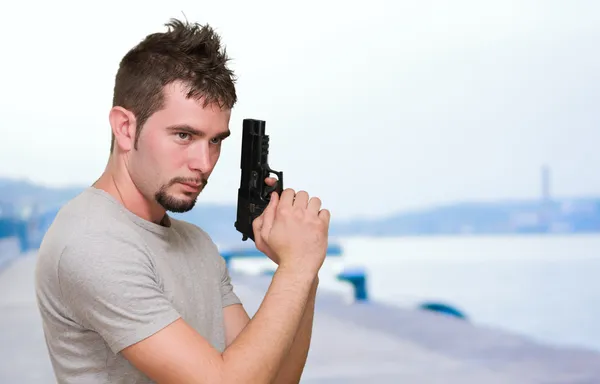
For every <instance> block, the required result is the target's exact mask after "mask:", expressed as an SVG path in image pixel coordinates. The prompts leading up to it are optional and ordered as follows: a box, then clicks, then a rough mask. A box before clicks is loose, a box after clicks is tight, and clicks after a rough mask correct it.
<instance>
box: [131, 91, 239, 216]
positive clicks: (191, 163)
mask: <svg viewBox="0 0 600 384" xmlns="http://www.w3.org/2000/svg"><path fill="white" fill-rule="evenodd" d="M186 91H187V89H186V88H185V87H183V86H182V85H181V84H179V83H175V84H171V85H168V86H167V87H166V88H165V89H164V94H165V107H164V108H163V109H161V110H160V111H157V112H155V113H154V114H153V115H152V116H150V118H149V119H148V120H147V121H146V123H145V125H144V127H143V129H142V132H141V134H140V138H139V141H138V144H137V150H136V149H132V150H131V151H130V152H129V153H128V155H127V156H128V157H127V161H128V167H129V171H130V173H131V177H132V179H133V182H134V183H135V185H136V186H137V188H138V189H139V190H140V192H141V193H142V194H143V195H144V196H145V197H146V199H148V200H150V201H152V200H155V201H156V202H158V204H160V205H161V206H162V207H164V208H165V209H166V210H167V211H172V212H187V211H189V210H191V209H192V208H193V207H194V205H195V203H196V199H197V197H198V195H199V194H200V192H201V191H202V189H203V188H204V186H205V185H206V183H207V182H208V178H209V176H210V174H211V173H212V171H213V169H214V167H215V165H216V163H217V160H218V159H219V155H220V153H221V142H222V141H223V140H224V139H225V138H226V137H227V136H228V135H229V119H230V116H231V111H230V110H228V109H220V108H219V107H218V106H216V105H209V106H207V107H206V108H204V107H203V105H202V100H201V101H197V100H195V99H193V98H189V99H187V98H186V97H185V93H186Z"/></svg>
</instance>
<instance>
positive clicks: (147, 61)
mask: <svg viewBox="0 0 600 384" xmlns="http://www.w3.org/2000/svg"><path fill="white" fill-rule="evenodd" d="M165 26H166V27H167V32H162V33H153V34H150V35H148V36H146V38H145V39H144V40H142V41H141V42H140V43H139V44H138V45H136V46H135V47H134V48H132V49H131V50H130V51H129V52H128V53H127V54H126V55H125V56H124V57H123V59H122V60H121V62H120V64H119V70H118V71H117V75H116V79H115V87H114V96H113V106H121V107H123V108H126V109H128V110H130V111H132V112H133V113H134V115H135V116H136V121H137V130H136V137H135V144H134V148H137V142H138V139H139V135H140V131H141V129H142V126H143V125H144V123H145V122H146V120H148V118H149V117H150V116H151V115H152V114H153V113H154V112H156V111H157V110H160V109H161V108H163V106H164V93H163V89H164V87H165V86H166V85H168V84H170V83H172V82H174V81H182V82H183V83H185V84H186V85H189V92H188V95H187V96H188V97H195V98H197V99H200V98H201V97H204V105H205V106H206V105H209V104H213V103H215V104H218V105H219V106H220V107H221V108H224V107H226V108H229V109H231V108H233V106H234V104H235V103H236V101H237V95H236V90H235V81H236V78H235V75H234V74H233V71H231V70H230V69H229V68H227V65H226V64H227V62H228V61H229V60H230V59H229V58H228V57H227V53H226V50H225V48H224V47H221V41H220V40H221V39H220V36H219V35H218V34H217V33H215V31H214V30H213V28H212V27H210V26H209V25H199V24H198V23H193V24H190V23H188V22H185V23H184V22H182V21H180V20H177V19H171V20H170V21H169V22H168V23H166V24H165ZM114 141H115V138H114V135H113V136H112V141H111V146H110V151H111V152H112V151H113V147H114Z"/></svg>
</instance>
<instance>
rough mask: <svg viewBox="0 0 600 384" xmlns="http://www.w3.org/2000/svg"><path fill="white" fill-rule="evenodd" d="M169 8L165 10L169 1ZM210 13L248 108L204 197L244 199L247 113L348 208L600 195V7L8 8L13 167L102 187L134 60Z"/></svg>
mask: <svg viewBox="0 0 600 384" xmlns="http://www.w3.org/2000/svg"><path fill="white" fill-rule="evenodd" d="M167 4H168V5H167ZM183 14H185V17H187V19H188V20H190V21H198V22H201V23H206V22H208V23H210V24H211V25H212V26H213V27H215V28H216V29H217V31H218V32H219V33H220V34H221V36H222V38H223V42H224V43H225V45H226V46H227V50H228V52H229V54H230V55H231V56H232V59H233V61H232V63H231V65H232V67H233V68H234V69H235V71H236V73H237V75H238V77H239V80H238V94H239V104H238V105H237V107H236V108H235V110H234V113H233V118H232V125H231V129H232V132H233V137H231V138H230V139H228V140H227V141H226V145H225V146H224V148H223V153H222V157H221V160H220V162H219V164H218V165H217V168H216V170H215V172H214V174H213V176H212V178H211V181H210V183H209V187H208V188H207V190H206V191H205V192H204V193H203V195H202V199H203V201H213V202H230V203H233V202H235V200H236V197H237V188H238V185H239V155H240V153H239V151H240V135H241V121H242V119H243V118H246V117H253V118H259V119H265V120H267V130H268V134H269V135H270V136H271V149H270V163H271V166H272V167H273V168H275V169H277V170H282V171H283V172H284V181H285V182H286V186H290V187H293V188H296V189H306V190H308V191H309V192H310V193H312V194H316V195H318V196H320V197H321V198H322V199H323V201H324V204H325V206H327V207H328V208H330V209H331V210H332V213H333V214H335V216H336V217H337V218H342V217H348V216H355V215H379V214H387V213H390V212H393V211H401V210H408V209H414V208H421V207H425V206H429V205H432V204H440V203H446V202H455V201H462V200H471V199H478V200H482V199H485V200H488V199H498V198H520V197H535V196H538V195H539V194H540V180H539V178H540V175H539V173H540V167H541V165H542V164H544V163H547V164H549V165H550V166H551V167H552V183H553V185H552V192H553V194H555V195H558V196H575V195H589V194H597V195H600V151H599V150H598V146H599V143H600V128H599V127H598V125H599V123H600V106H598V103H599V102H600V98H599V97H598V96H599V95H600V88H599V86H600V70H599V68H600V51H599V49H598V47H599V46H600V2H597V1H596V2H595V1H591V0H590V1H553V0H546V1H541V0H540V1H526V0H519V1H512V0H499V1H481V0H479V1H476V0H473V1H463V0H456V1H432V0H429V1H426V0H414V1H387V2H386V1H380V0H371V1H368V2H366V1H360V2H358V1H355V2H349V1H323V2H317V1H315V0H310V1H302V2H294V3H292V2H283V1H262V0H254V1H210V2H208V1H169V2H166V1H143V2H142V1H127V2H123V3H121V2H116V1H103V2H98V3H86V2H75V1H71V2H68V1H57V0H55V1H51V2H42V1H35V2H33V1H27V0H23V1H19V2H17V1H8V2H2V4H1V5H0V47H1V51H0V52H1V53H0V55H1V60H0V76H1V84H2V85H1V89H2V92H0V129H1V133H2V135H1V136H0V176H10V177H26V178H29V179H31V180H33V181H36V182H39V183H43V184H47V185H65V184H69V185H72V184H82V185H88V184H90V183H92V182H93V181H94V180H95V179H96V178H97V177H98V176H99V174H100V173H101V172H102V170H103V169H104V166H105V164H106V161H107V155H108V151H109V146H110V126H109V125H108V110H109V108H110V104H111V98H112V88H113V80H114V75H115V73H116V70H117V66H118V63H119V60H120V59H121V57H122V56H123V55H124V54H125V53H126V52H127V50H129V49H130V48H131V47H132V46H133V45H135V44H136V43H137V42H139V41H140V40H141V39H143V38H144V36H145V35H147V34H149V33H152V32H155V31H162V30H164V23H165V22H167V21H168V19H169V18H171V17H177V18H183Z"/></svg>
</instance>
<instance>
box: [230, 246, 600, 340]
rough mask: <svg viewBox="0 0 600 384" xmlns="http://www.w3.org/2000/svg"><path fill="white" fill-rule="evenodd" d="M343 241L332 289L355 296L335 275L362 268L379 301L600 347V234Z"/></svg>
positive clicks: (328, 268) (331, 270) (329, 270)
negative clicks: (433, 306)
mask: <svg viewBox="0 0 600 384" xmlns="http://www.w3.org/2000/svg"><path fill="white" fill-rule="evenodd" d="M341 243H342V245H343V246H344V257H343V258H342V259H341V260H334V259H332V260H329V261H327V262H326V264H325V265H324V268H323V270H322V273H321V281H322V284H321V286H322V287H323V288H324V289H331V290H338V291H340V292H344V293H345V294H348V295H349V294H350V290H349V287H347V286H346V285H344V284H343V283H341V282H338V281H336V280H335V273H336V272H337V271H339V269H340V268H342V267H346V266H347V267H355V266H360V267H364V268H365V270H366V272H367V274H368V279H369V280H368V289H369V296H370V298H372V299H373V300H378V301H382V302H386V303H391V304H393V305H398V306H403V307H414V306H416V305H418V304H419V303H421V302H423V301H441V302H444V303H447V304H451V305H453V306H455V307H457V308H458V309H460V310H461V311H463V312H464V313H465V314H466V315H467V316H468V317H469V319H470V321H472V322H474V323H477V324H481V325H485V326H490V327H495V328H502V329H505V330H509V331H512V332H517V333H520V334H524V335H527V336H530V337H532V338H534V339H537V340H539V341H542V342H545V343H551V344H557V345H567V346H568V345H575V346H582V347H588V348H593V349H596V350H600V327H598V326H597V324H600V307H599V306H598V304H599V303H600V235H577V236H573V235H569V236H548V237H544V236H516V237H515V236H490V237H468V236H465V237H406V238H346V239H341ZM268 263H270V262H268ZM259 264H260V263H256V262H253V261H250V260H244V261H239V262H238V261H236V262H234V264H232V267H233V268H243V269H246V270H249V269H250V268H256V267H257V266H258V265H259ZM262 266H264V264H262Z"/></svg>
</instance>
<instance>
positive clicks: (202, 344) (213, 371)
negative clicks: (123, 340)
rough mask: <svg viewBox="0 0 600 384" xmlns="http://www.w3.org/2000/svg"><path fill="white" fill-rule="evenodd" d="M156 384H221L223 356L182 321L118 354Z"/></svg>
mask: <svg viewBox="0 0 600 384" xmlns="http://www.w3.org/2000/svg"><path fill="white" fill-rule="evenodd" d="M121 354H122V355H123V357H125V358H126V359H127V360H129V362H131V364H132V365H133V366H135V367H136V368H137V369H139V370H140V371H142V372H144V374H146V376H148V377H149V378H150V379H152V380H153V381H154V382H156V383H194V384H204V383H207V384H208V383H221V382H222V375H223V372H224V370H223V365H224V361H223V358H222V355H221V354H220V353H219V352H218V351H217V350H216V349H214V348H213V347H212V346H211V345H210V343H209V342H208V341H207V340H206V339H205V338H203V337H202V336H200V334H198V332H196V331H195V330H194V329H193V328H192V327H190V326H189V325H188V324H187V323H186V322H185V321H183V319H178V320H176V321H175V322H173V323H172V324H170V325H168V326H166V327H165V328H163V329H162V330H160V331H158V332H157V333H155V334H154V335H152V336H150V337H148V338H146V339H144V340H142V341H140V342H138V343H136V344H133V345H131V346H129V347H127V348H125V349H123V350H122V351H121Z"/></svg>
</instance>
